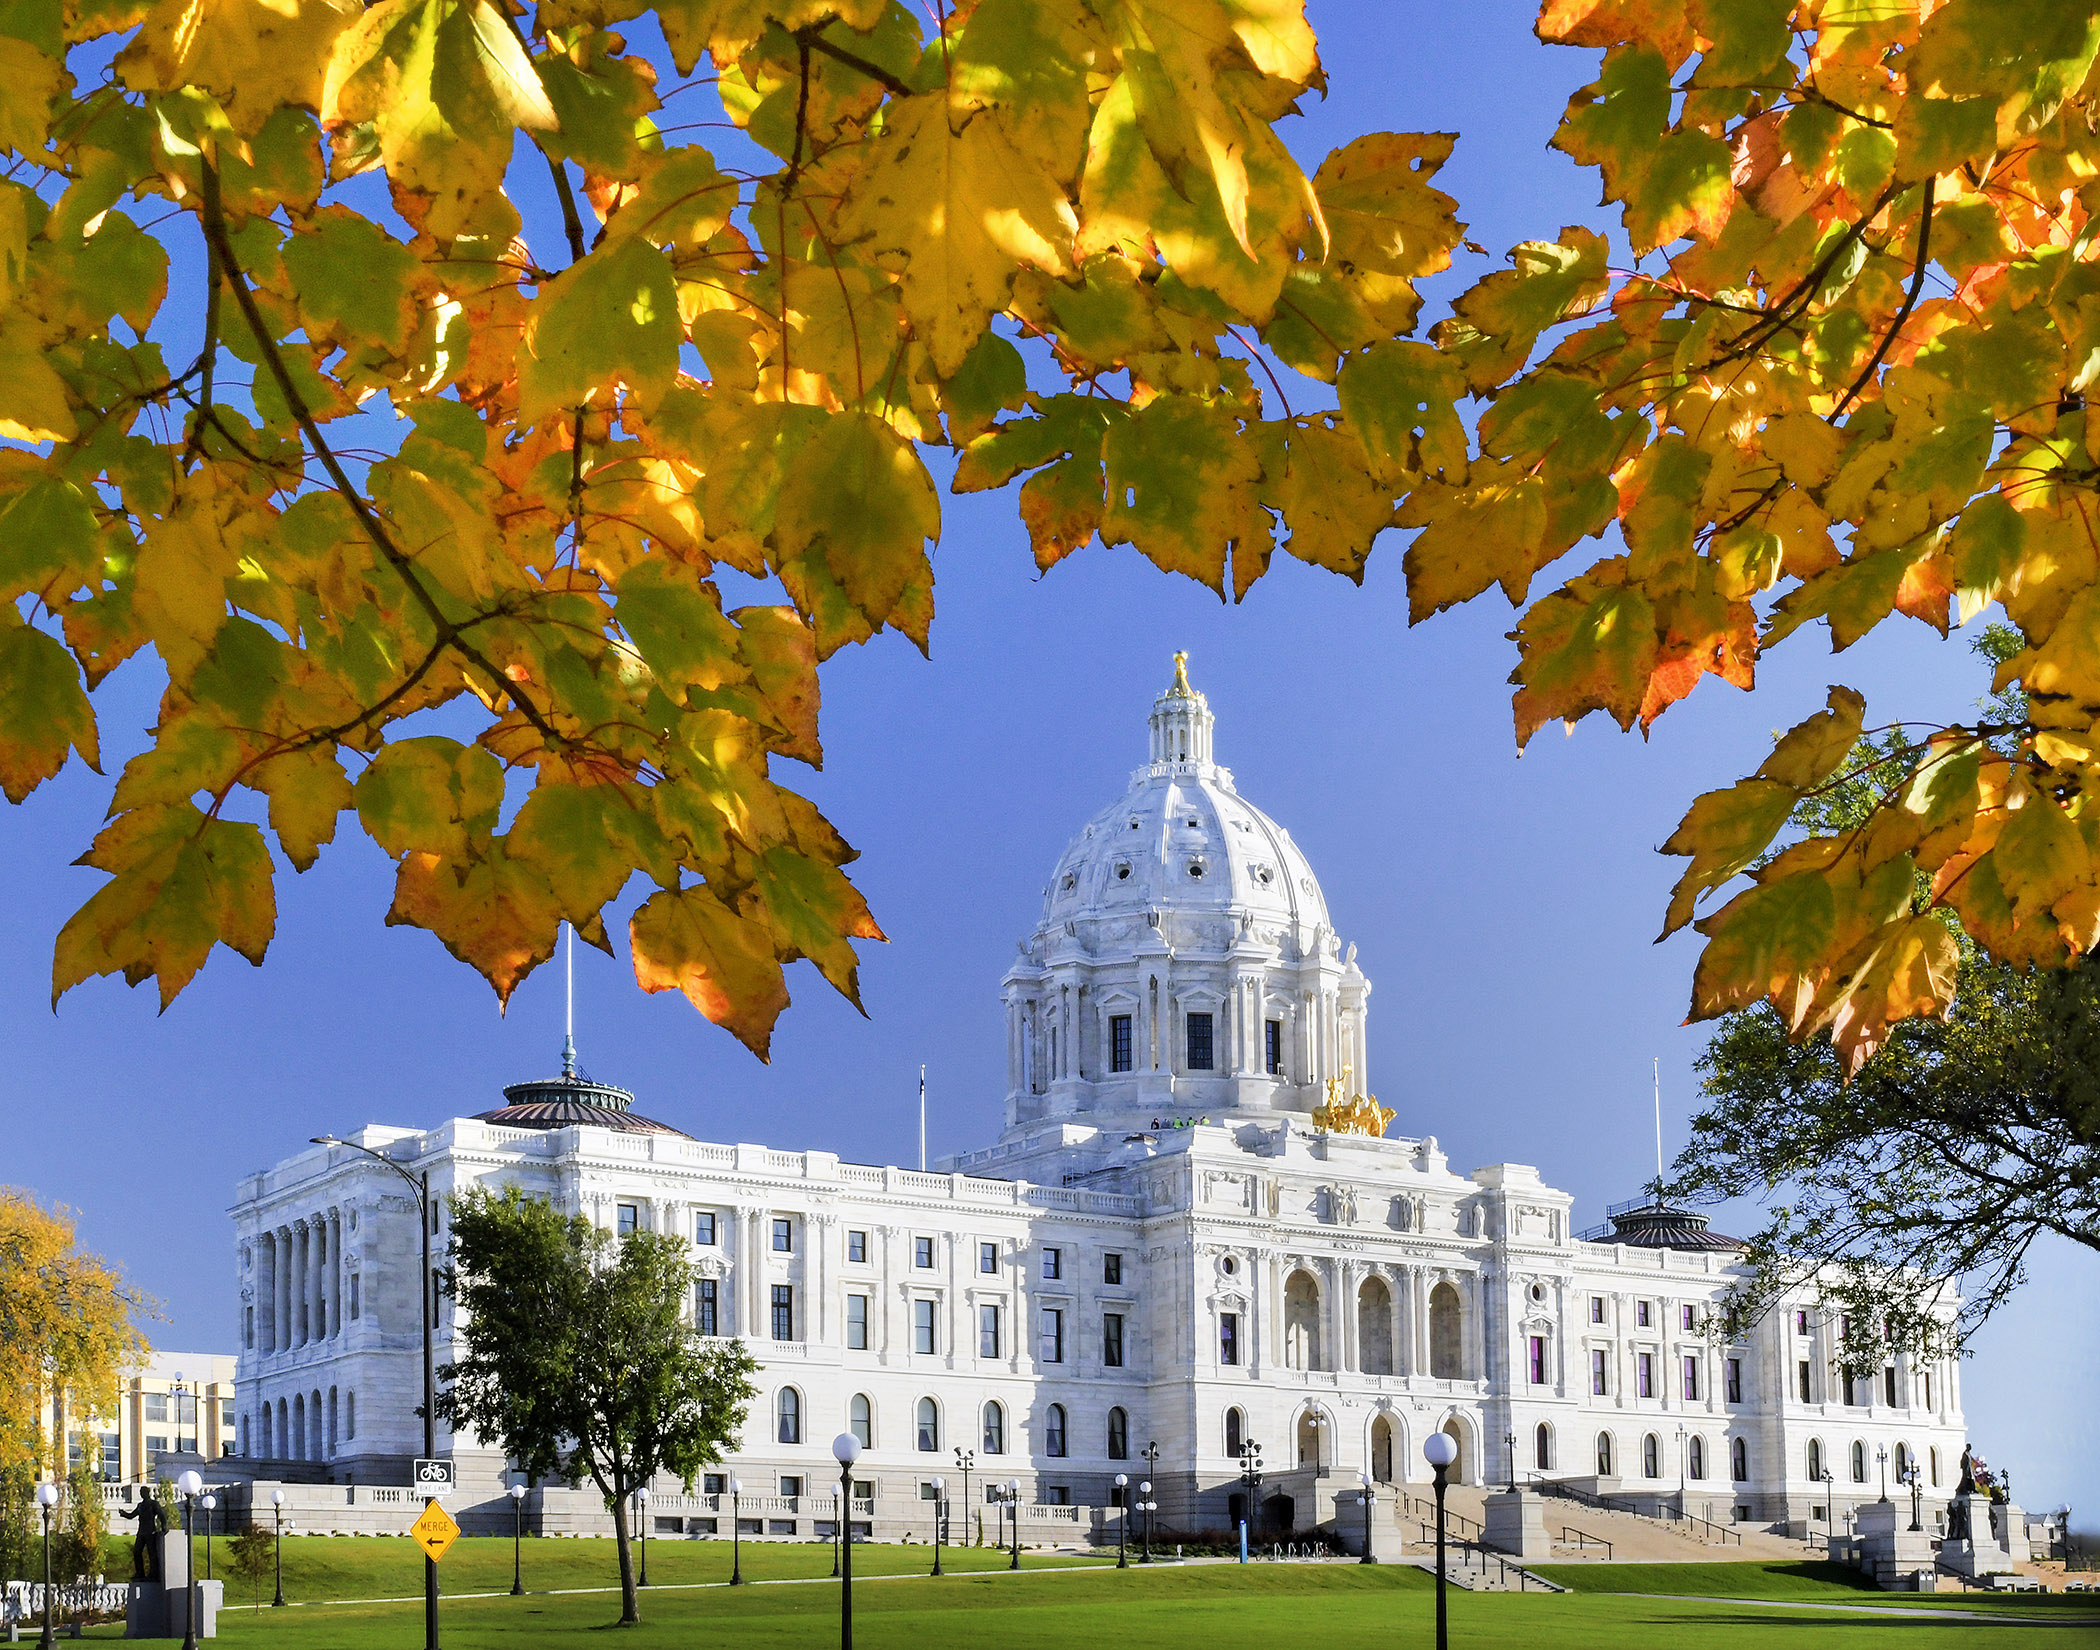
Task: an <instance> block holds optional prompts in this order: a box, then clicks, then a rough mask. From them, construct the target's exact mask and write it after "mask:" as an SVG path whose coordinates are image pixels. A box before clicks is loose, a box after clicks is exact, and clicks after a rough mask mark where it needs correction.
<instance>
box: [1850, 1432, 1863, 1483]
mask: <svg viewBox="0 0 2100 1650" xmlns="http://www.w3.org/2000/svg"><path fill="white" fill-rule="evenodd" d="M1866 1481H1867V1446H1866V1445H1865V1444H1863V1443H1861V1442H1860V1441H1859V1440H1858V1439H1857V1438H1855V1439H1853V1440H1852V1482H1853V1483H1855V1484H1864V1483H1865V1482H1866Z"/></svg>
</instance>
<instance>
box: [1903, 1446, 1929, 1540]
mask: <svg viewBox="0 0 2100 1650" xmlns="http://www.w3.org/2000/svg"><path fill="white" fill-rule="evenodd" d="M1904 1477H1905V1478H1907V1479H1908V1480H1909V1482H1910V1527H1911V1532H1912V1533H1913V1534H1923V1533H1924V1529H1925V1488H1924V1475H1923V1474H1922V1473H1920V1472H1919V1471H1918V1463H1917V1460H1916V1458H1915V1457H1913V1458H1912V1460H1911V1463H1910V1470H1909V1471H1908V1472H1906V1473H1905V1474H1904Z"/></svg>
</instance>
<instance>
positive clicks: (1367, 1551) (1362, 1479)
mask: <svg viewBox="0 0 2100 1650" xmlns="http://www.w3.org/2000/svg"><path fill="white" fill-rule="evenodd" d="M1356 1479H1357V1482H1358V1483H1359V1484H1361V1485H1362V1486H1363V1496H1364V1556H1363V1557H1362V1558H1360V1559H1358V1560H1357V1563H1359V1564H1376V1563H1377V1562H1378V1560H1377V1559H1375V1558H1373V1557H1372V1556H1371V1475H1370V1474H1369V1473H1367V1472H1361V1473H1358V1474H1357V1475H1356Z"/></svg>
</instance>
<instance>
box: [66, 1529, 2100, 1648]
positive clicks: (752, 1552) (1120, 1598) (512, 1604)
mask: <svg viewBox="0 0 2100 1650" xmlns="http://www.w3.org/2000/svg"><path fill="white" fill-rule="evenodd" d="M525 1557H526V1560H527V1568H526V1580H527V1585H528V1586H529V1587H532V1588H534V1589H535V1591H533V1592H532V1593H530V1594H528V1596H526V1597H524V1598H513V1597H509V1596H507V1595H505V1594H504V1592H503V1591H502V1590H503V1589H507V1588H508V1587H509V1585H510V1544H509V1543H508V1542H505V1541H497V1540H487V1539H484V1540H478V1541H462V1542H459V1543H457V1544H456V1545H455V1547H454V1548H453V1551H452V1552H451V1554H450V1555H448V1556H447V1558H446V1560H445V1569H444V1574H445V1578H446V1581H447V1584H448V1587H449V1588H450V1590H451V1591H452V1592H453V1593H455V1594H457V1595H459V1596H455V1597H451V1598H448V1599H447V1601H446V1603H445V1605H444V1607H443V1608H444V1615H443V1629H442V1638H443V1642H444V1644H445V1647H446V1650H483V1647H490V1650H493V1647H497V1646H503V1647H510V1646H515V1645H519V1644H529V1645H532V1646H534V1647H535V1650H539V1647H542V1646H544V1647H547V1650H586V1647H589V1646H604V1645H605V1644H606V1643H607V1642H608V1640H607V1639H606V1637H605V1636H604V1635H605V1633H606V1630H607V1629H608V1628H610V1627H611V1625H612V1624H613V1622H614V1621H615V1620H616V1618H617V1617H618V1614H619V1597H618V1594H617V1592H616V1591H603V1590H597V1589H603V1588H605V1587H606V1586H607V1585H608V1583H609V1582H610V1581H611V1580H612V1579H613V1578H612V1576H611V1574H610V1571H611V1560H612V1548H611V1544H610V1543H609V1542H604V1541H575V1542H570V1541H528V1542H527V1543H526V1544H525ZM930 1557H931V1554H930V1552H929V1551H928V1549H926V1548H925V1547H918V1546H913V1547H898V1546H887V1545H884V1546H876V1545H865V1546H860V1547H856V1548H855V1550H854V1574H855V1578H856V1585H855V1587H854V1627H855V1635H854V1636H855V1640H856V1646H857V1650H986V1647H987V1646H992V1647H1006V1646H1012V1647H1019V1650H1027V1647H1031V1646H1044V1645H1064V1646H1073V1647H1076V1650H1091V1647H1093V1646H1104V1647H1117V1650H1236V1647H1239V1646H1245V1645H1256V1644H1262V1643H1316V1644H1318V1645H1320V1646H1321V1647H1322V1650H1355V1647H1358V1646H1361V1647H1363V1650H1373V1647H1376V1650H1392V1647H1394V1646H1412V1645H1424V1644H1427V1643H1428V1642H1429V1637H1430V1633H1431V1627H1432V1622H1433V1620H1434V1607H1435V1606H1434V1601H1435V1589H1434V1585H1433V1583H1432V1582H1431V1579H1430V1578H1429V1576H1427V1575H1426V1574H1424V1573H1423V1572H1422V1571H1420V1570H1416V1569H1413V1568H1407V1567H1401V1566H1382V1565H1381V1566H1360V1565H1354V1564H1254V1565H1249V1566H1246V1567H1244V1568H1242V1567H1240V1566H1238V1565H1231V1564H1189V1565H1173V1564H1158V1565H1154V1566H1153V1567H1151V1568H1150V1569H1145V1568H1143V1567H1141V1566H1134V1567H1133V1568H1131V1569H1129V1570H1126V1571H1123V1572H1120V1573H1118V1572H1117V1571H1116V1570H1115V1568H1114V1556H1113V1554H1112V1553H1111V1554H1110V1556H1109V1557H1108V1559H1107V1560H1106V1561H1102V1560H1099V1559H1092V1558H1079V1559H1071V1558H1067V1559H1063V1560H1060V1559H1056V1558H1053V1557H1051V1556H1050V1555H1048V1554H1036V1553H1026V1554H1024V1555H1023V1559H1022V1562H1023V1565H1024V1573H1023V1574H1021V1575H1019V1576H1014V1575H1010V1574H1008V1573H1006V1572H1005V1570H1004V1569H1003V1565H1004V1555H1001V1554H996V1553H993V1552H991V1551H989V1550H974V1551H966V1552H960V1553H958V1552H955V1551H953V1550H944V1552H943V1564H944V1566H945V1567H946V1568H947V1569H949V1570H950V1571H951V1574H949V1575H947V1576H945V1577H943V1578H942V1579H940V1580H938V1581H936V1580H933V1579H932V1578H930V1577H927V1576H925V1575H924V1573H923V1567H924V1566H925V1565H926V1563H927V1562H928V1561H929V1559H930ZM418 1558H419V1555H418V1554H417V1552H416V1550H415V1549H414V1548H413V1547H411V1546H410V1545H409V1544H408V1543H407V1542H406V1541H400V1542H396V1541H377V1540H373V1541H356V1540H348V1539H343V1538H335V1539H327V1538H295V1539H288V1540H287V1541H286V1542H285V1592H286V1596H287V1598H288V1599H291V1600H296V1601H297V1602H296V1605H295V1607H293V1608H288V1609H283V1610H278V1609H273V1608H271V1607H270V1606H269V1603H268V1600H269V1597H270V1586H269V1583H268V1582H267V1581H266V1582H265V1584H264V1588H263V1594H262V1597H263V1600H264V1604H263V1607H262V1608H261V1609H260V1610H259V1611H258V1610H255V1609H251V1608H248V1607H247V1606H246V1604H245V1603H243V1602H241V1600H242V1599H244V1598H245V1596H246V1594H245V1589H241V1590H240V1592H239V1593H238V1594H237V1593H236V1587H237V1586H238V1584H234V1585H233V1586H229V1589H228V1595H229V1596H228V1605H229V1608H228V1609H227V1610H226V1612H225V1613H224V1614H223V1615H222V1616H221V1617H220V1618H219V1621H220V1636H221V1639H222V1641H224V1642H226V1643H227V1644H228V1645H229V1646H242V1645H252V1646H255V1647H256V1650H264V1647H268V1650H278V1647H283V1650H306V1647H312V1650H421V1646H422V1643H423V1622H422V1605H421V1600H420V1598H418V1597H416V1596H414V1595H415V1589H416V1587H417V1586H418V1585H420V1576H419V1575H418V1573H417V1567H416V1566H417V1561H418ZM729 1563H730V1552H729V1548H728V1544H727V1543H722V1542H673V1541H662V1542H652V1543H651V1544H650V1553H649V1576H650V1580H651V1581H652V1582H653V1583H656V1585H654V1586H652V1587H651V1588H650V1589H649V1591H648V1592H647V1593H645V1594H644V1595H643V1599H642V1614H643V1618H644V1619H643V1621H642V1624H641V1625H640V1626H639V1627H637V1628H635V1629H633V1630H632V1631H631V1632H626V1633H621V1634H618V1635H617V1636H616V1638H615V1639H614V1640H612V1641H611V1642H615V1643H618V1644H621V1645H631V1646H634V1647H635V1650H649V1647H655V1646H662V1647H664V1650H670V1647H671V1646H674V1645H675V1646H680V1647H686V1646H690V1645H692V1644H695V1643H699V1642H710V1643H723V1642H729V1643H733V1644H734V1645H736V1646H737V1650H831V1647H833V1646H836V1645H837V1643H838V1590H837V1587H836V1586H835V1585H834V1584H833V1583H832V1582H831V1581H830V1580H829V1577H830V1572H831V1552H830V1549H829V1548H828V1547H818V1546H776V1545H764V1546H750V1547H746V1548H745V1549H744V1574H745V1576H746V1578H747V1579H748V1580H750V1581H752V1582H754V1583H760V1584H758V1585H751V1586H747V1587H741V1588H736V1589H731V1588H729V1587H726V1586H723V1585H721V1583H722V1582H724V1581H726V1579H727V1577H728V1572H729ZM995 1565H997V1566H1001V1567H1000V1568H997V1569H993V1568H991V1566H995ZM1555 1574H1556V1576H1559V1577H1561V1578H1563V1579H1565V1580H1568V1581H1571V1582H1573V1583H1574V1584H1575V1585H1576V1586H1577V1588H1578V1589H1579V1590H1577V1591H1574V1592H1569V1593H1563V1594H1536V1593H1534V1594H1524V1595H1510V1594H1493V1593H1465V1592H1461V1591H1458V1590H1457V1589H1455V1588H1454V1589H1453V1590H1452V1592H1451V1594H1450V1611H1451V1642H1452V1644H1453V1645H1454V1646H1466V1647H1475V1650H1486V1647H1491V1646H1496V1647H1499V1646H1508V1647H1511V1650H1544V1647H1553V1650H1559V1647H1562V1646H1566V1647H1569V1650H1625V1645H1626V1643H1627V1637H1626V1635H1627V1633H1628V1631H1629V1630H1632V1631H1635V1632H1638V1633H1642V1634H1643V1635H1644V1642H1649V1643H1654V1644H1658V1645H1676V1644H1683V1643H1690V1642H1695V1641H1696V1642H1697V1643H1698V1644H1699V1645H1700V1646H1701V1647H1702V1650H1706V1647H1718V1650H1763V1647H1767V1646H1769V1647H1770V1650H1824V1647H1828V1650H1852V1647H1856V1646H1859V1645H1862V1644H1872V1643H1876V1642H1885V1643H1887V1644H1888V1645H1889V1647H1890V1650H1898V1647H1899V1646H1900V1650H1956V1647H1957V1646H1959V1647H1960V1650H1993V1647H1996V1646H1999V1645H2005V1646H2008V1647H2009V1646H2011V1645H2013V1643H2014V1635H2015V1634H2018V1635H2020V1637H2019V1641H2018V1642H2019V1643H2020V1644H2022V1645H2026V1644H2030V1643H2032V1642H2033V1641H2034V1640H2033V1633H2034V1626H2033V1625H2032V1624H2034V1623H2037V1622H2040V1621H2043V1620H2048V1621H2052V1622H2054V1623H2057V1624H2061V1625H2063V1626H2066V1627H2072V1628H2073V1630H2072V1633H2071V1638H2070V1639H2066V1640H2064V1641H2062V1642H2064V1643H2066V1644H2069V1643H2070V1642H2072V1641H2073V1640H2077V1639H2083V1638H2084V1636H2085V1631H2084V1630H2085V1629H2086V1628H2087V1626H2088V1624H2090V1630H2091V1631H2093V1632H2095V1633H2100V1607H2091V1606H2084V1605H2082V1604H2079V1605H2074V1604H2073V1603H2072V1601H2070V1600H2068V1599H2062V1598H2057V1599H2049V1600H2040V1601H2026V1600H2021V1601H2015V1600H1998V1599H1990V1598H1984V1597H1981V1596H1977V1595H1971V1596H1969V1597H1966V1598H1964V1597H1960V1596H1951V1597H1942V1598H1937V1599H1934V1598H1913V1599H1910V1600H1900V1599H1895V1598H1891V1597H1889V1596H1887V1595H1882V1594H1878V1593H1873V1592H1863V1591H1861V1590H1859V1589H1858V1588H1857V1587H1856V1586H1853V1585H1849V1584H1847V1582H1846V1581H1845V1579H1844V1577H1843V1575H1842V1573H1841V1572H1832V1571H1830V1570H1829V1569H1828V1567H1826V1566H1821V1565H1774V1564H1755V1563H1752V1564H1698V1565H1619V1566H1610V1565H1593V1566H1566V1567H1561V1568H1559V1569H1556V1571H1555ZM863 1578H865V1579H863ZM885 1578H888V1579H885ZM767 1583H770V1584H767ZM780 1583H788V1584H786V1585H782V1584H780ZM564 1588H590V1589H593V1590H591V1591H578V1592H566V1591H560V1590H559V1589H564ZM482 1589H487V1590H489V1591H490V1592H494V1593H495V1594H496V1595H497V1596H493V1597H491V1596H480V1597H476V1596H471V1595H472V1593H474V1592H477V1591H480V1590H482ZM538 1589H548V1590H546V1591H540V1590H538ZM1665 1592H1667V1593H1674V1594H1678V1595H1680V1596H1674V1597H1649V1596H1642V1595H1644V1594H1650V1593H1665ZM1695 1593H1696V1594H1704V1595H1708V1596H1691V1595H1693V1594H1695ZM360 1599H362V1600H366V1601H368V1602H356V1601H357V1600H360ZM324 1600H327V1601H328V1602H323V1601H324ZM382 1601H383V1602H382ZM1862 1606H1864V1607H1865V1609H1864V1610H1862V1609H1861V1607H1862ZM1848 1607H1849V1608H1848ZM1936 1607H1940V1608H1945V1609H1946V1611H1947V1614H1946V1615H1944V1616H1940V1617H1934V1616H1933V1615H1932V1614H1930V1612H1931V1611H1933V1610H1934V1609H1935V1608H1936ZM1994 1617H2003V1618H2004V1619H2002V1620H2000V1619H1992V1618H1994ZM2022 1618H2024V1620H2023V1619H2022ZM2074 1622H2075V1623H2077V1626H2075V1627H2073V1623H2074ZM121 1631H122V1629H121V1627H118V1628H115V1629H113V1630H112V1629H107V1628H105V1629H100V1630H91V1631H90V1633H89V1637H91V1638H92V1637H100V1636H104V1635H108V1636H115V1634H117V1633H121ZM2088 1642H2090V1641H2088Z"/></svg>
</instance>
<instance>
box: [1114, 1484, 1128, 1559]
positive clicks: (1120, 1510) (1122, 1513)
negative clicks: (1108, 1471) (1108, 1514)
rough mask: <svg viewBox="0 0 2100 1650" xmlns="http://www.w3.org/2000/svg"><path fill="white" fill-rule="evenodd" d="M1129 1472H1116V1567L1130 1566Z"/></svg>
mask: <svg viewBox="0 0 2100 1650" xmlns="http://www.w3.org/2000/svg"><path fill="white" fill-rule="evenodd" d="M1129 1538H1130V1474H1129V1473H1127V1472H1119V1473H1117V1474H1116V1568H1117V1569H1119V1570H1127V1569H1129V1568H1130V1539H1129Z"/></svg>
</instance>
